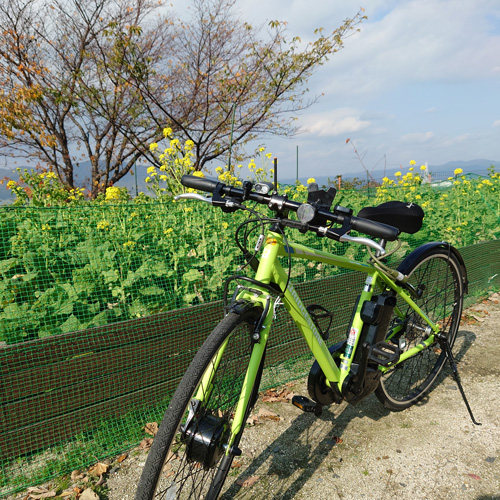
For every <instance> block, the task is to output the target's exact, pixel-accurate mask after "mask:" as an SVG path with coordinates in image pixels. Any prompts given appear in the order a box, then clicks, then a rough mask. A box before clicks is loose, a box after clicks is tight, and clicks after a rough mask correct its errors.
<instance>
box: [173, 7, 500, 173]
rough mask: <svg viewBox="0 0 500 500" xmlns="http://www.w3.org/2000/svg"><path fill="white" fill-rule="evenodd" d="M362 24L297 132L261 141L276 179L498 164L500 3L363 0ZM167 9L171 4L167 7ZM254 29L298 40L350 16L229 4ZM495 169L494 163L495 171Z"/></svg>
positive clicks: (338, 11) (317, 78) (324, 70)
mask: <svg viewBox="0 0 500 500" xmlns="http://www.w3.org/2000/svg"><path fill="white" fill-rule="evenodd" d="M360 6H361V7H363V8H364V9H365V14H366V15H367V16H368V20H367V21H365V22H364V23H363V24H362V26H361V31H360V32H359V33H357V34H356V35H354V36H352V37H350V38H349V39H347V40H346V41H345V48H344V49H343V50H342V51H340V52H339V53H337V54H335V55H334V56H333V57H332V58H331V59H330V61H329V62H328V63H327V64H326V65H324V66H323V67H321V68H320V69H319V70H318V72H317V73H316V74H315V75H314V77H313V78H312V79H311V81H310V82H309V83H310V84H309V88H310V90H311V93H312V94H314V95H318V94H324V95H323V96H322V97H321V99H320V101H319V102H318V103H317V104H315V105H313V106H312V107H310V108H308V109H307V110H306V111H304V112H303V113H302V114H301V115H299V117H298V118H299V119H298V125H299V126H300V129H301V133H300V134H299V135H297V136H295V137H293V138H290V139H280V138H273V137H271V138H266V140H265V146H266V150H267V151H270V152H272V153H273V155H276V156H278V158H279V164H280V178H286V177H291V176H295V169H296V147H297V146H299V167H300V171H299V175H300V176H301V177H304V176H310V175H316V176H322V175H328V176H335V175H336V174H346V173H349V172H359V171H360V170H362V167H361V165H360V163H359V161H358V160H357V159H356V158H355V155H354V152H353V148H352V145H350V144H346V139H348V138H350V139H351V140H352V141H354V143H355V145H356V147H357V149H358V151H359V152H360V153H361V154H363V155H364V163H365V165H366V166H367V167H368V168H369V169H370V170H371V169H372V168H374V167H375V165H377V168H380V167H382V168H383V166H384V164H385V165H387V173H388V174H390V173H393V172H395V171H396V170H398V169H399V166H400V165H402V166H407V165H408V163H409V161H410V160H415V161H416V162H417V163H418V164H423V163H425V162H427V163H428V164H429V165H439V164H443V163H446V162H448V161H455V160H473V159H480V158H483V159H488V160H492V161H500V1H499V0H365V3H364V4H363V3H361V4H360ZM174 7H175V4H174ZM236 7H237V9H239V11H240V12H241V17H242V18H243V19H244V20H246V21H248V22H250V23H252V24H254V25H256V26H259V25H265V23H266V22H267V21H268V20H271V19H279V20H282V21H287V22H288V29H289V33H290V35H293V36H295V35H298V36H300V37H301V39H302V40H303V41H307V40H309V39H311V37H313V31H314V29H315V28H318V27H323V28H324V29H325V31H329V30H331V29H333V28H335V27H337V26H339V25H340V24H341V22H342V20H343V19H345V18H346V17H349V16H353V15H354V14H355V13H356V12H357V10H358V4H355V3H353V2H351V1H349V0H315V1H314V2H306V1H304V0H237V2H236ZM498 167H500V165H498Z"/></svg>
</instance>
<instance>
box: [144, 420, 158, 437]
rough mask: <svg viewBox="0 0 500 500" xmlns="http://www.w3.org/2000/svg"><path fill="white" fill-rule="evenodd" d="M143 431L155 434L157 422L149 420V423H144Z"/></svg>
mask: <svg viewBox="0 0 500 500" xmlns="http://www.w3.org/2000/svg"><path fill="white" fill-rule="evenodd" d="M144 431H145V432H146V433H147V434H151V436H156V433H157V432H158V423H157V422H149V424H146V425H145V426H144Z"/></svg>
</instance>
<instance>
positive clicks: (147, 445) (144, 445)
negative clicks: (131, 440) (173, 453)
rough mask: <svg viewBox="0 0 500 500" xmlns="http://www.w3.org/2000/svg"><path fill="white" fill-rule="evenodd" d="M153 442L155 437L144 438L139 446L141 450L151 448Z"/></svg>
mask: <svg viewBox="0 0 500 500" xmlns="http://www.w3.org/2000/svg"><path fill="white" fill-rule="evenodd" d="M152 444H153V438H144V439H143V440H142V441H141V442H140V443H139V446H138V448H139V449H140V450H149V448H151V446H152Z"/></svg>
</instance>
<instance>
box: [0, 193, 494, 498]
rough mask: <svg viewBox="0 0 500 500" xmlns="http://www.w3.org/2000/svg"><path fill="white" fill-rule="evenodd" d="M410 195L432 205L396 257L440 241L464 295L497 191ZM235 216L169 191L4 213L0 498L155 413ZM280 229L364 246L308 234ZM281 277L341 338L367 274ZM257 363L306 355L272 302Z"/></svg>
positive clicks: (202, 332) (214, 314)
mask: <svg viewBox="0 0 500 500" xmlns="http://www.w3.org/2000/svg"><path fill="white" fill-rule="evenodd" d="M485 187H488V186H487V185H485ZM488 188H491V186H489V187H488ZM394 194H397V193H393V195H394ZM410 194H411V195H412V196H416V195H418V194H419V195H420V199H421V201H420V202H421V203H422V204H424V203H427V202H429V204H430V203H431V202H432V204H430V205H428V207H429V208H428V210H427V216H426V219H425V225H424V228H423V229H422V231H420V232H419V233H417V234H416V235H413V236H407V237H406V236H405V237H404V241H403V245H402V247H401V249H400V250H399V252H398V253H397V255H396V256H395V257H394V259H399V260H400V259H402V258H403V257H404V256H405V255H406V254H407V253H409V252H410V251H411V249H412V248H415V247H416V246H418V245H420V244H422V243H424V242H426V241H430V240H436V239H438V240H440V239H447V240H450V239H451V240H452V242H453V243H454V244H455V245H457V246H458V247H460V251H461V253H462V255H463V257H464V259H465V262H466V265H467V268H468V273H469V281H470V287H469V296H468V297H467V303H468V304H471V303H473V302H475V301H477V300H478V299H479V297H482V296H484V294H485V293H487V292H488V290H491V289H494V288H498V286H499V284H500V240H498V239H497V238H498V237H499V236H500V209H499V207H498V192H496V194H495V191H494V190H493V191H492V196H485V195H484V193H480V197H479V198H480V199H482V204H481V203H480V202H479V201H480V200H479V201H475V202H474V205H473V206H472V205H471V206H470V207H468V209H467V210H466V209H465V207H464V206H463V204H462V205H460V206H459V207H458V208H457V206H453V205H452V204H451V203H450V202H449V198H448V200H447V197H444V198H443V195H444V194H446V193H445V192H439V193H437V194H436V193H435V192H431V191H429V189H428V188H426V189H425V190H419V191H416V192H415V191H413V192H412V193H410ZM450 194H452V193H451V192H450ZM431 195H432V196H431ZM356 196H357V195H356V193H347V192H343V193H340V194H339V196H338V199H337V200H336V202H338V203H343V204H346V205H349V206H353V207H354V208H355V209H356V210H359V208H361V206H362V205H364V204H367V199H366V197H364V196H361V197H360V196H358V197H356ZM393 197H396V196H393ZM440 200H441V201H440ZM372 201H373V202H376V201H381V200H372ZM462 201H464V200H462ZM464 203H465V201H464ZM441 204H442V205H441ZM244 217H245V215H244V214H243V213H236V214H229V215H228V214H224V213H222V212H221V211H219V210H216V209H214V208H208V209H207V208H206V207H205V206H203V207H200V206H199V205H195V204H182V205H181V204H179V203H173V202H163V203H160V202H156V203H149V204H140V203H133V202H131V203H124V204H118V205H108V204H106V203H102V204H92V203H88V204H82V205H81V206H75V207H65V208H33V207H12V206H5V207H1V208H0V275H1V281H0V342H1V344H0V370H1V375H0V384H1V389H0V398H1V401H0V408H1V413H0V419H1V425H0V464H1V468H0V496H4V495H7V494H9V493H12V492H14V491H16V490H19V489H22V488H24V487H26V486H28V485H31V484H35V483H42V482H45V481H47V480H48V479H50V478H52V477H54V476H56V475H59V474H62V473H67V472H69V471H72V470H74V469H78V468H81V467H83V466H86V465H90V464H91V463H94V462H95V461H96V459H97V458H103V457H108V456H112V455H116V454H119V453H120V452H122V451H124V450H127V449H130V448H131V447H133V446H135V445H137V444H138V443H139V442H140V441H141V440H142V439H143V437H144V436H145V433H144V430H143V429H144V425H145V424H146V423H148V422H152V421H159V419H160V418H161V416H162V414H163V412H164V410H165V408H166V406H167V404H168V401H169V398H170V397H171V395H172V392H173V390H174V389H175V387H176V386H177V384H178V382H179V380H180V378H181V377H182V375H183V373H184V371H185V369H186V367H187V365H188V364H189V362H190V360H191V359H192V357H193V356H194V354H195V352H196V351H197V350H198V349H199V347H200V345H201V343H202V342H203V340H204V339H205V338H206V336H207V335H208V334H209V332H210V331H211V330H212V329H213V327H214V326H215V325H216V324H217V322H218V321H219V320H220V319H221V318H222V314H223V312H222V306H221V295H222V285H223V281H224V277H227V276H228V275H230V274H233V273H234V272H235V270H236V268H237V267H238V266H239V265H240V264H242V259H241V256H240V254H239V252H238V250H237V248H236V246H235V244H234V241H233V234H234V229H235V227H236V225H237V224H238V223H239V222H241V221H243V220H244ZM440 235H442V236H441V237H440ZM289 237H290V238H293V240H294V241H299V242H302V243H305V244H308V245H311V246H315V247H320V248H328V249H330V250H334V251H335V252H336V253H338V254H342V255H346V256H348V257H351V258H355V259H363V258H365V256H366V255H365V249H364V248H363V247H358V246H349V245H345V244H338V243H334V242H332V241H331V240H324V239H320V238H317V237H315V236H314V235H312V234H305V235H304V234H301V233H298V232H293V233H292V232H290V234H289ZM292 279H293V281H294V283H295V284H296V288H297V290H298V292H299V294H300V295H301V296H302V297H303V299H304V302H305V303H306V304H311V303H314V304H319V305H322V306H324V307H326V308H328V309H329V310H332V311H333V312H334V315H335V322H334V327H333V334H332V335H331V336H330V342H332V343H334V342H335V341H337V340H339V339H341V338H343V337H344V336H345V334H346V329H347V324H348V321H349V318H350V315H351V306H352V304H353V302H354V300H355V296H356V295H357V294H358V292H359V290H360V288H361V286H362V282H363V276H360V275H359V274H357V273H355V272H347V271H340V270H338V269H336V268H328V267H327V266H324V265H322V264H317V263H308V264H307V263H306V264H302V263H299V264H298V265H296V266H295V267H294V268H293V271H292ZM266 365H267V374H268V375H269V376H267V377H265V380H272V384H273V385H279V384H281V383H284V382H286V381H288V380H291V379H294V378H299V377H303V376H305V375H306V374H307V372H308V370H309V368H310V365H311V357H310V354H308V353H307V347H306V345H305V343H304V342H303V341H302V339H301V337H300V334H299V332H298V331H297V329H296V327H295V325H294V324H293V323H292V322H291V321H290V319H289V317H288V316H286V315H285V314H284V313H283V311H280V312H279V314H278V318H277V322H276V323H275V328H274V334H273V336H272V338H271V342H270V345H269V350H268V354H267V357H266ZM269 384H270V383H269ZM269 384H268V385H269Z"/></svg>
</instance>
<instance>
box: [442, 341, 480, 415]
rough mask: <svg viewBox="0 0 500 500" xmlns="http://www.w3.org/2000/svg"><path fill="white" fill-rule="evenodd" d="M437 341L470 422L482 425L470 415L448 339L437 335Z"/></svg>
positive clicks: (470, 411)
mask: <svg viewBox="0 0 500 500" xmlns="http://www.w3.org/2000/svg"><path fill="white" fill-rule="evenodd" d="M436 338H437V341H438V342H439V345H440V347H441V349H442V350H443V351H444V353H445V355H446V357H447V358H448V361H449V362H450V367H451V371H452V373H453V378H454V379H455V382H456V383H457V385H458V389H459V390H460V394H461V395H462V398H463V400H464V403H465V406H466V407H467V410H468V411H469V415H470V418H471V419H472V422H473V423H474V424H475V425H482V424H481V423H479V422H477V421H476V419H475V418H474V415H473V413H472V409H471V407H470V405H469V402H468V401H467V397H466V396H465V391H464V388H463V386H462V382H461V381H460V376H459V375H458V369H457V364H456V362H455V357H454V356H453V353H452V352H451V347H450V344H449V343H448V338H447V337H446V335H444V334H443V333H441V332H440V333H439V334H438V335H437V337H436Z"/></svg>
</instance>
